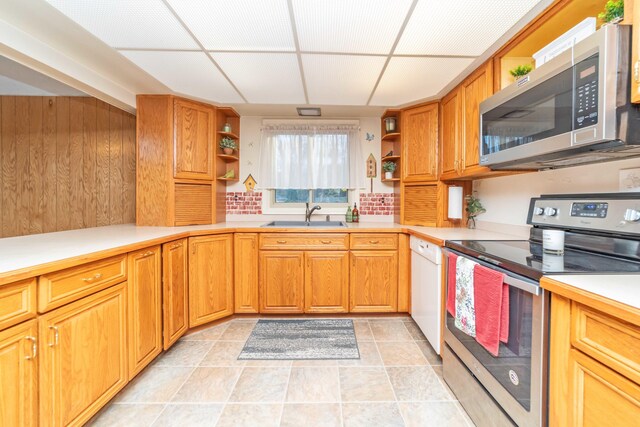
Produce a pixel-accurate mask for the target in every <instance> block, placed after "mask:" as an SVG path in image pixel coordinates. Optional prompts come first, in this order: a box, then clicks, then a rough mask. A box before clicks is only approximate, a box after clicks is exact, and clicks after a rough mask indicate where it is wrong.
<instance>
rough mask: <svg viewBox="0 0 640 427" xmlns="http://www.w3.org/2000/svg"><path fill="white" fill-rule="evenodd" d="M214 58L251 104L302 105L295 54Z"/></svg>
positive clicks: (223, 55) (223, 54)
mask: <svg viewBox="0 0 640 427" xmlns="http://www.w3.org/2000/svg"><path fill="white" fill-rule="evenodd" d="M212 55H213V58H214V59H215V60H216V62H217V63H218V65H220V67H221V68H222V69H223V70H224V72H225V74H226V75H227V76H228V77H229V78H230V79H231V81H232V82H233V84H235V85H236V87H237V88H238V89H239V90H240V92H242V94H243V95H244V96H245V98H247V100H248V101H249V102H251V103H264V104H273V103H276V104H299V103H304V102H305V99H304V90H303V88H302V79H301V78H300V67H299V66H298V58H297V56H296V54H295V53H213V54H212Z"/></svg>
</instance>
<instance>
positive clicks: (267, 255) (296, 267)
mask: <svg viewBox="0 0 640 427" xmlns="http://www.w3.org/2000/svg"><path fill="white" fill-rule="evenodd" d="M303 262H304V252H302V251H260V313H302V312H303V311H304V265H303Z"/></svg>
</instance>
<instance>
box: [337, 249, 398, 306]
mask: <svg viewBox="0 0 640 427" xmlns="http://www.w3.org/2000/svg"><path fill="white" fill-rule="evenodd" d="M350 278H351V283H350V286H349V287H350V293H351V295H350V304H351V307H350V311H351V312H353V313H358V312H368V313H373V312H395V311H397V310H398V252H397V251H352V252H351V275H350Z"/></svg>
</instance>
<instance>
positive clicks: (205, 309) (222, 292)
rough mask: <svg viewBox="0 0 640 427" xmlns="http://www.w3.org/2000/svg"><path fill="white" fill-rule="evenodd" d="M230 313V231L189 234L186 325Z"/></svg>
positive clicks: (231, 281) (231, 248)
mask: <svg viewBox="0 0 640 427" xmlns="http://www.w3.org/2000/svg"><path fill="white" fill-rule="evenodd" d="M231 314H233V234H218V235H213V236H201V237H190V238H189V326H190V327H194V326H198V325H202V324H205V323H209V322H211V321H213V320H216V319H220V318H222V317H226V316H229V315H231Z"/></svg>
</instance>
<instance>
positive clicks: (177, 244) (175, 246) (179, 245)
mask: <svg viewBox="0 0 640 427" xmlns="http://www.w3.org/2000/svg"><path fill="white" fill-rule="evenodd" d="M181 247H182V243H174V244H173V245H171V249H178V248H181Z"/></svg>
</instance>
